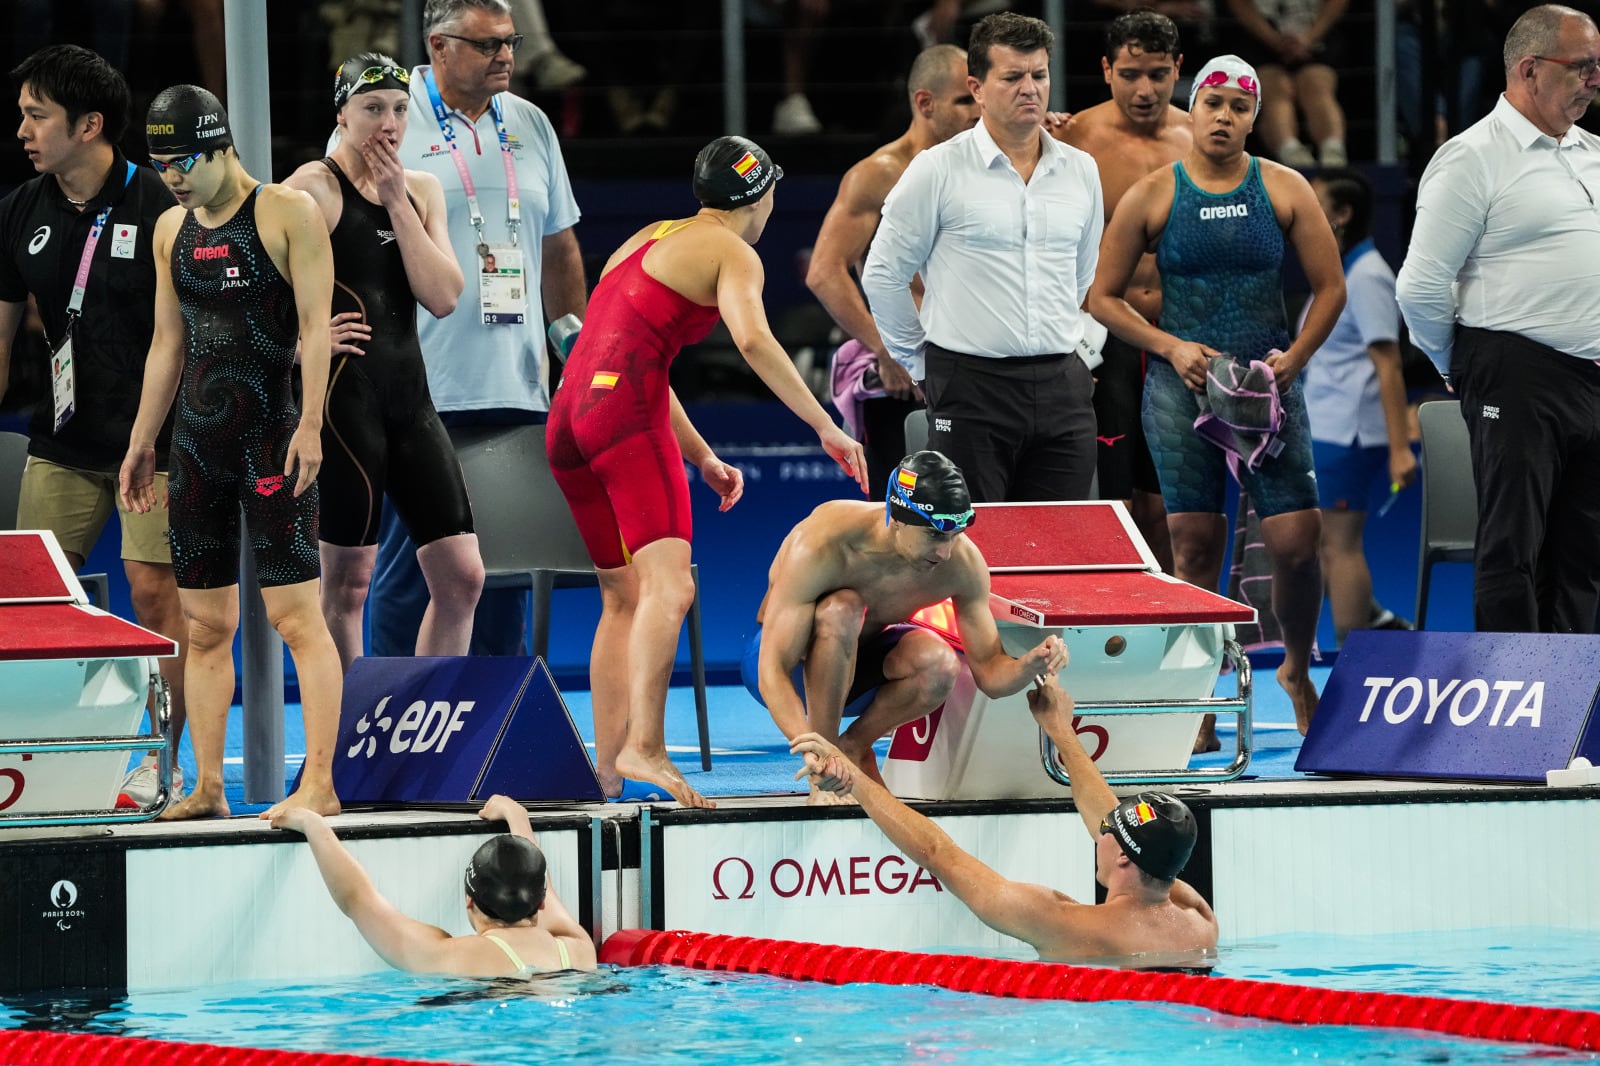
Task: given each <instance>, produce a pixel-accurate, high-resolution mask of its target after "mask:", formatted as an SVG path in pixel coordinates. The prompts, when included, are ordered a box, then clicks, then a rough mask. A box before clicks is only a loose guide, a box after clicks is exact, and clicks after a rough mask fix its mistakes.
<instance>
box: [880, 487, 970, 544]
mask: <svg viewBox="0 0 1600 1066" xmlns="http://www.w3.org/2000/svg"><path fill="white" fill-rule="evenodd" d="M890 499H898V500H899V501H900V502H901V503H903V504H905V505H906V506H907V507H908V508H910V509H911V511H912V512H913V513H915V514H916V515H917V517H919V518H921V519H922V520H923V521H924V522H926V523H928V525H930V526H932V527H933V528H934V529H935V530H937V531H938V532H940V533H960V532H961V531H962V530H963V529H966V528H967V526H969V525H971V524H972V519H973V518H974V517H976V515H977V513H978V512H977V511H975V510H973V509H972V508H971V507H968V508H967V509H966V511H964V512H963V513H961V514H929V513H928V512H927V511H924V510H923V509H922V508H921V507H920V506H918V505H917V504H915V503H913V502H912V501H911V497H910V495H909V494H907V492H906V490H905V489H903V488H901V487H900V483H899V481H898V480H896V479H895V478H893V477H891V478H889V493H888V495H886V496H885V497H884V502H885V504H887V503H888V501H889V500H890ZM892 513H893V512H892V511H891V514H892Z"/></svg>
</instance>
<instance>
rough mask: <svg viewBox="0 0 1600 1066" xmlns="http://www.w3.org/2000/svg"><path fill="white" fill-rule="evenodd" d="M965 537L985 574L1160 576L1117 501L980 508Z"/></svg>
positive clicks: (1009, 504)
mask: <svg viewBox="0 0 1600 1066" xmlns="http://www.w3.org/2000/svg"><path fill="white" fill-rule="evenodd" d="M974 510H976V511H977V512H978V516H977V518H976V520H974V521H973V523H972V526H971V527H970V528H969V529H968V530H967V536H968V537H970V538H971V539H972V542H973V543H974V544H976V545H977V546H978V550H979V551H981V552H983V561H984V562H985V563H987V564H988V566H989V572H990V573H1007V572H1011V571H1029V572H1032V571H1039V570H1055V571H1061V570H1159V569H1160V567H1159V566H1157V565H1156V560H1155V556H1154V555H1152V554H1151V553H1150V549H1149V548H1148V547H1147V546H1146V545H1145V542H1144V538H1143V537H1141V536H1140V535H1139V531H1138V528H1137V527H1135V526H1134V524H1133V519H1132V518H1131V517H1130V516H1129V515H1128V511H1127V508H1125V507H1123V505H1122V502H1121V501H1120V500H1085V501H1081V502H1073V503H980V504H977V505H976V506H975V507H974Z"/></svg>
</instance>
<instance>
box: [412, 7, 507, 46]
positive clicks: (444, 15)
mask: <svg viewBox="0 0 1600 1066" xmlns="http://www.w3.org/2000/svg"><path fill="white" fill-rule="evenodd" d="M472 10H477V11H487V12H489V14H491V15H510V14H511V5H510V4H508V3H507V2H506V0H428V2H427V3H426V4H424V5H423V7H422V40H423V43H424V44H426V43H427V40H428V38H429V37H432V36H433V35H434V34H436V33H438V32H439V28H440V27H441V26H449V25H450V24H452V23H454V22H456V21H457V20H458V19H460V18H461V16H462V15H464V14H466V13H467V12H468V11H472Z"/></svg>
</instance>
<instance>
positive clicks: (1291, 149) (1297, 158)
mask: <svg viewBox="0 0 1600 1066" xmlns="http://www.w3.org/2000/svg"><path fill="white" fill-rule="evenodd" d="M1275 154H1276V155H1277V157H1278V162H1280V163H1282V164H1283V165H1284V166H1286V167H1294V168H1295V169H1296V170H1305V169H1306V168H1308V167H1314V166H1316V165H1317V157H1316V156H1314V155H1312V154H1311V149H1310V148H1307V147H1306V146H1305V144H1303V143H1302V142H1300V141H1296V140H1290V141H1284V142H1283V143H1282V144H1280V145H1278V151H1277V152H1276V153H1275Z"/></svg>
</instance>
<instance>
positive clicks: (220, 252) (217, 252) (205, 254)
mask: <svg viewBox="0 0 1600 1066" xmlns="http://www.w3.org/2000/svg"><path fill="white" fill-rule="evenodd" d="M194 257H195V258H196V259H226V258H228V246H227V245H226V244H219V245H217V246H216V247H215V248H196V249H195V250H194Z"/></svg>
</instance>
